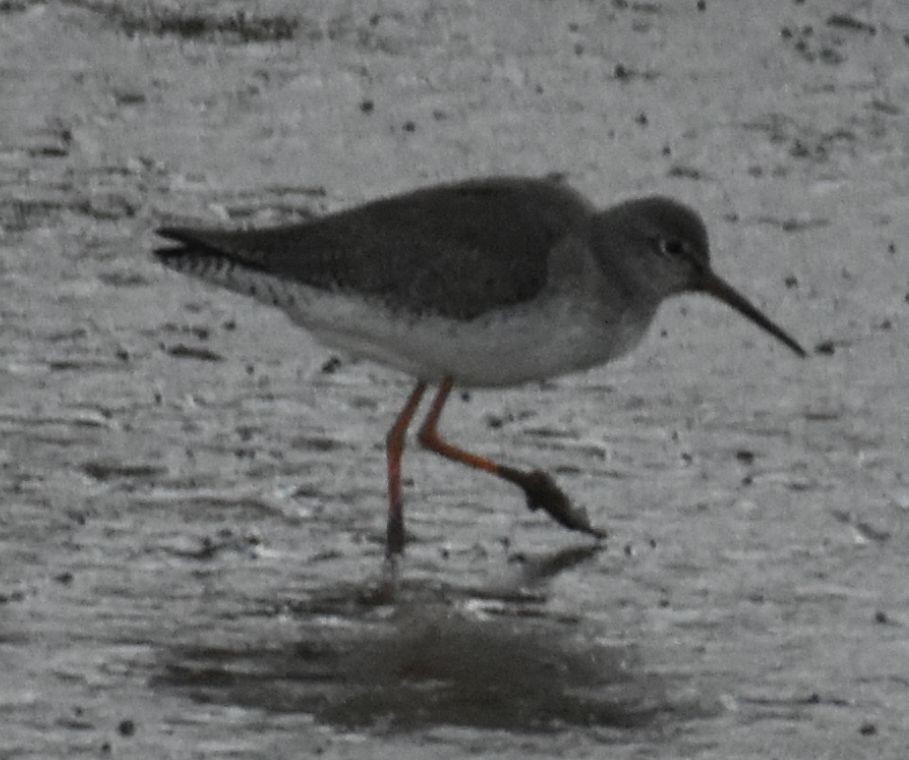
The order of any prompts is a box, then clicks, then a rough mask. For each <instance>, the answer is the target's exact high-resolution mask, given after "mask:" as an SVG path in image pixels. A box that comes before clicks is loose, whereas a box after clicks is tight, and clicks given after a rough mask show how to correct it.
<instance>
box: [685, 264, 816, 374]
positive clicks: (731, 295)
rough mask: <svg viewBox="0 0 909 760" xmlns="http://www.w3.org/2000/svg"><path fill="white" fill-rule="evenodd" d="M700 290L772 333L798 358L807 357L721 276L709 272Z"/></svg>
mask: <svg viewBox="0 0 909 760" xmlns="http://www.w3.org/2000/svg"><path fill="white" fill-rule="evenodd" d="M698 289H699V290H701V291H703V292H704V293H709V294H710V295H712V296H713V297H714V298H718V299H719V300H720V301H722V302H723V303H725V304H728V305H729V306H731V307H732V308H733V309H735V310H736V311H737V312H739V314H741V315H743V316H745V317H747V318H748V319H750V320H751V321H752V322H754V323H755V324H756V325H757V326H758V327H760V328H762V329H763V330H765V331H766V332H768V333H770V334H771V335H772V336H773V337H774V338H776V339H777V340H779V341H781V342H783V343H785V344H786V345H787V346H789V348H791V349H792V350H793V351H794V352H795V353H796V354H797V355H798V356H801V357H802V358H804V357H806V356H807V354H806V353H805V349H804V348H802V347H801V346H800V345H799V344H798V343H797V342H796V341H795V339H794V338H793V337H792V336H790V335H789V334H788V333H787V332H786V331H785V330H783V328H782V327H779V326H778V325H776V324H774V323H773V322H771V321H770V320H769V319H768V318H767V317H765V316H764V315H763V314H762V313H761V312H760V311H759V310H758V308H757V307H756V306H754V305H753V304H752V303H751V302H750V301H749V300H748V299H747V298H745V296H743V295H742V294H741V293H739V292H738V291H737V290H736V289H735V288H733V287H732V285H730V284H729V283H728V282H726V281H725V280H724V279H723V278H722V277H720V276H719V275H716V274H714V273H713V272H708V273H707V274H706V275H705V277H704V279H703V280H702V281H701V285H700V287H699V288H698Z"/></svg>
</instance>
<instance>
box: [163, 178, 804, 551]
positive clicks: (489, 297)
mask: <svg viewBox="0 0 909 760" xmlns="http://www.w3.org/2000/svg"><path fill="white" fill-rule="evenodd" d="M157 233H158V235H160V236H162V237H164V238H167V239H168V240H171V241H174V242H175V243H176V245H173V246H171V247H167V248H161V249H159V250H157V251H155V253H156V255H157V257H158V258H159V259H160V260H161V261H162V262H163V263H164V264H165V265H166V266H168V267H170V268H171V269H175V270H177V271H180V272H183V273H185V274H188V275H192V276H195V277H198V278H200V279H202V280H205V281H206V282H210V283H215V284H217V285H220V286H222V287H225V288H228V289H230V290H234V291H237V292H239V293H243V294H245V295H248V296H253V297H254V298H256V299H258V300H260V301H264V302H265V303H267V304H271V305H272V306H277V307H279V308H281V309H283V310H284V311H285V312H286V313H287V314H288V316H289V317H290V319H291V320H292V321H293V322H295V323H297V324H299V325H302V326H303V327H305V328H306V329H307V330H309V331H310V333H312V335H314V336H315V337H316V338H317V339H318V340H320V341H321V342H323V343H324V344H326V345H328V346H332V347H336V348H339V349H342V350H346V351H347V352H349V353H352V354H354V355H359V356H363V357H367V358H369V359H373V360H375V361H377V362H380V363H382V364H385V365H388V366H390V367H393V368H395V369H398V370H401V371H403V372H405V373H408V374H410V375H413V376H415V377H416V379H417V383H416V386H415V387H414V389H413V391H411V393H410V396H409V397H408V399H407V402H406V403H405V405H404V408H403V409H402V410H401V412H400V414H399V415H398V417H397V419H396V421H395V423H394V425H393V426H392V428H391V430H390V431H389V433H388V436H387V438H386V452H387V464H388V521H387V533H386V554H387V555H388V556H389V557H393V556H395V555H398V554H400V553H401V552H402V551H403V549H404V518H403V502H402V495H401V456H402V453H403V451H404V441H405V435H406V432H407V428H408V426H409V425H410V422H411V420H412V418H413V416H414V414H415V412H416V410H417V407H418V406H419V403H420V400H421V399H422V397H423V394H424V392H425V390H426V387H427V385H428V384H430V383H432V384H435V385H437V386H438V390H437V391H436V395H435V399H434V400H433V401H432V404H431V406H430V408H429V412H428V414H427V415H426V418H425V420H424V421H423V424H422V425H421V427H420V430H419V434H418V440H419V442H420V443H421V444H422V445H423V446H424V447H425V448H427V449H429V450H430V451H434V452H435V453H437V454H440V455H442V456H443V457H446V458H448V459H452V460H454V461H456V462H461V463H463V464H466V465H468V466H470V467H474V468H476V469H479V470H485V471H486V472H489V473H491V474H493V475H496V476H498V477H500V478H503V479H504V480H507V481H509V482H511V483H514V484H515V485H517V486H519V487H520V488H521V489H522V490H523V491H524V494H525V496H526V498H527V505H528V507H529V508H530V509H531V510H536V509H543V510H544V511H546V512H547V513H549V514H550V515H551V516H552V517H553V518H554V519H555V520H556V521H557V522H559V523H560V524H562V525H563V526H565V527H567V528H569V529H572V530H577V531H582V532H585V533H589V534H592V535H594V536H603V535H605V533H604V532H602V531H600V530H598V529H597V528H595V527H593V526H592V525H591V523H590V520H589V519H588V517H587V513H586V511H585V510H584V509H582V508H578V507H575V506H573V505H572V503H571V501H570V500H569V498H568V497H567V496H566V495H565V494H564V493H563V492H562V491H561V490H560V489H559V487H558V486H557V485H556V484H555V482H554V481H553V479H552V478H551V477H550V476H549V475H547V474H546V473H544V472H541V471H540V470H532V471H527V470H520V469H516V468H514V467H509V466H506V465H503V464H499V463H498V462H495V461H493V460H491V459H489V458H486V457H483V456H478V455H477V454H473V453H471V452H469V451H466V450H464V449H461V448H459V447H457V446H454V445H452V444H451V443H448V442H447V441H446V440H444V439H443V438H442V436H441V435H440V433H439V430H438V424H439V417H440V416H441V414H442V408H443V407H444V406H445V401H446V399H447V398H448V395H449V393H450V392H451V389H452V387H453V386H454V385H455V384H457V385H460V386H466V387H493V386H509V385H517V384H519V383H524V382H527V381H530V380H541V379H543V378H549V377H554V376H557V375H563V374H566V373H569V372H576V371H579V370H584V369H588V368H590V367H594V366H596V365H599V364H603V363H605V362H608V361H611V360H612V359H615V358H616V357H618V356H621V355H622V354H625V353H626V352H628V351H630V350H631V349H632V348H634V347H635V346H636V345H637V344H638V342H639V341H640V340H641V338H642V337H643V335H644V333H645V331H646V330H647V327H648V325H649V324H650V323H651V321H652V320H653V318H654V316H655V314H656V312H657V308H658V307H659V305H660V303H661V302H662V301H663V300H664V299H665V298H667V297H669V296H672V295H675V294H678V293H684V292H700V293H707V294H709V295H712V296H714V297H715V298H718V299H719V300H721V301H723V302H725V303H726V304H728V305H729V306H731V307H732V308H734V309H736V310H737V311H738V312H740V313H741V314H743V315H744V316H745V317H747V318H748V319H749V320H751V321H752V322H754V323H755V324H757V325H758V326H759V327H761V328H762V329H764V330H765V331H766V332H767V333H769V334H770V335H772V336H773V337H775V338H777V339H778V340H780V341H782V342H783V343H784V344H785V345H786V346H788V347H789V348H790V349H792V350H793V351H794V352H795V353H796V354H797V355H799V356H805V351H804V350H803V349H802V347H801V346H800V345H799V344H798V343H797V342H796V341H795V340H794V339H793V338H792V337H790V336H789V335H788V334H787V333H786V332H785V331H784V330H783V329H782V328H780V327H779V326H777V325H776V324H775V323H773V322H772V321H770V319H768V318H767V317H766V316H764V314H762V313H761V312H760V311H759V310H758V309H757V308H756V307H755V306H753V305H752V304H751V303H750V302H749V301H748V300H746V299H745V297H744V296H742V295H741V294H740V293H739V292H738V291H736V290H735V289H733V288H732V286H731V285H729V284H728V283H727V282H726V281H725V280H723V279H722V278H720V276H719V275H717V274H716V273H714V272H713V270H712V269H711V266H710V258H709V251H708V243H707V232H706V229H705V227H704V223H703V222H702V220H701V218H700V216H698V214H697V213H696V212H695V211H693V210H692V209H690V208H688V207H686V206H684V205H682V204H681V203H678V202H677V201H674V200H672V199H670V198H664V197H659V196H651V197H645V198H638V199H634V200H628V201H625V202H623V203H620V204H618V205H615V206H611V207H609V208H606V209H603V210H597V209H596V208H595V207H594V206H593V205H592V204H591V203H590V201H588V200H587V199H586V198H585V197H584V196H582V195H581V194H580V193H578V192H577V191H575V190H573V189H572V188H570V187H568V186H567V185H566V184H563V183H560V182H556V181H552V180H546V179H533V178H524V177H493V178H484V179H474V180H469V181H465V182H459V183H456V184H444V185H436V186H432V187H427V188H423V189H418V190H415V191H412V192H409V193H405V194H402V195H395V196H392V197H388V198H382V199H379V200H375V201H372V202H369V203H366V204H364V205H361V206H357V207H354V208H350V209H348V210H345V211H340V212H337V213H334V214H330V215H328V216H324V217H322V218H320V219H316V220H314V221H310V222H303V223H299V224H291V225H286V226H281V227H274V228H271V229H261V230H220V229H206V228H201V229H197V228H190V227H163V228H161V229H159V230H158V231H157Z"/></svg>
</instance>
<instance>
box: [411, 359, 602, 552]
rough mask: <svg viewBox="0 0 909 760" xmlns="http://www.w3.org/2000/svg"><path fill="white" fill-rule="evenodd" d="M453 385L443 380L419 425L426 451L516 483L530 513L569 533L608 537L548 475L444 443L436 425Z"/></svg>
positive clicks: (450, 379) (420, 436) (421, 441)
mask: <svg viewBox="0 0 909 760" xmlns="http://www.w3.org/2000/svg"><path fill="white" fill-rule="evenodd" d="M453 385H454V380H453V379H452V378H451V377H446V378H445V379H444V380H443V381H442V383H441V385H440V386H439V390H438V392H437V393H436V397H435V398H434V399H433V401H432V406H430V408H429V413H428V414H427V415H426V419H425V420H424V421H423V424H422V425H421V426H420V432H419V441H420V443H421V444H422V445H423V446H424V447H425V448H427V449H429V450H430V451H434V452H435V453H436V454H440V455H441V456H443V457H445V458H446V459H451V460H453V461H455V462H461V463H462V464H466V465H467V466H469V467H474V468H476V469H478V470H483V471H484V472H488V473H491V474H492V475H495V476H497V477H499V478H502V479H503V480H507V481H508V482H509V483H514V484H515V485H516V486H518V487H519V488H521V490H523V491H524V495H525V496H526V497H527V506H528V507H529V508H530V509H531V510H537V509H543V510H544V511H546V512H547V513H548V514H549V515H550V516H551V517H552V518H553V519H554V520H555V521H556V522H558V523H559V524H560V525H563V526H564V527H566V528H569V529H570V530H577V531H581V532H583V533H589V534H591V535H593V536H597V537H598V538H602V537H604V536H605V535H606V533H605V532H604V531H601V530H598V529H597V528H594V527H592V526H591V525H590V521H589V520H588V519H587V513H586V512H585V511H584V510H583V509H576V508H575V507H573V506H572V504H571V500H570V499H569V498H568V497H567V496H566V495H565V494H564V493H563V492H562V490H561V489H560V488H559V487H558V486H557V485H556V484H555V481H554V480H553V479H552V478H551V477H550V476H549V475H547V474H546V473H545V472H542V471H540V470H533V471H531V472H527V471H524V470H517V469H515V468H514V467H507V466H506V465H502V464H499V463H498V462H494V461H493V460H491V459H486V458H485V457H481V456H478V455H477V454H473V453H471V452H469V451H465V450H464V449H461V448H458V447H457V446H453V445H452V444H450V443H448V441H445V440H443V439H442V436H441V435H439V431H438V427H437V426H438V423H439V417H441V415H442V408H443V407H444V406H445V402H446V401H447V400H448V395H449V393H451V388H452V386H453Z"/></svg>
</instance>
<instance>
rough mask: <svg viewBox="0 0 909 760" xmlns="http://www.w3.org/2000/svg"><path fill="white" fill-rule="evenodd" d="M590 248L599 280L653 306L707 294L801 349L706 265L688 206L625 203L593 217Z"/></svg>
mask: <svg viewBox="0 0 909 760" xmlns="http://www.w3.org/2000/svg"><path fill="white" fill-rule="evenodd" d="M591 236H592V237H591V246H592V249H593V251H594V255H595V256H596V258H597V259H598V261H599V263H600V265H601V267H602V269H603V272H604V275H605V276H606V277H607V280H608V279H611V278H617V280H618V281H619V282H620V283H622V286H623V287H624V288H625V289H626V292H628V293H632V294H634V296H635V297H638V298H641V299H644V300H645V301H646V302H647V303H648V304H650V305H653V307H654V308H655V306H656V305H657V304H659V303H660V302H661V301H662V300H663V299H665V298H668V297H669V296H672V295H676V294H679V293H690V292H695V293H706V294H707V295H710V296H713V297H714V298H716V299H718V300H720V301H722V302H723V303H725V304H727V305H728V306H731V307H732V308H733V309H735V310H736V311H738V312H739V313H740V314H742V315H743V316H744V317H746V318H747V319H748V320H750V321H751V322H753V323H754V324H756V325H757V326H758V327H760V328H761V329H762V330H764V331H765V332H767V333H769V334H770V335H772V336H773V337H774V338H776V339H777V340H779V341H781V342H782V343H784V344H785V345H786V346H788V347H789V348H790V349H791V350H792V351H794V352H795V353H796V354H797V355H799V356H802V357H804V356H805V355H806V354H805V350H804V349H803V348H802V347H801V346H800V345H799V344H798V342H796V341H795V339H794V338H792V337H791V336H790V335H789V334H788V333H786V332H785V331H784V330H783V329H782V328H781V327H779V326H778V325H777V324H775V323H774V322H772V321H771V320H770V319H769V318H768V317H767V316H765V315H764V314H763V313H762V312H761V311H760V310H759V309H758V308H757V307H756V306H754V305H753V304H752V303H751V302H750V301H749V300H748V299H747V298H745V296H743V295H742V294H741V293H739V292H738V291H737V290H736V289H735V288H733V287H732V286H731V285H730V284H729V283H728V282H726V280H724V279H723V278H722V277H720V276H719V275H718V274H716V272H714V271H713V268H712V267H711V265H710V246H709V244H708V240H707V230H706V228H705V226H704V222H703V221H702V220H701V217H700V216H699V215H698V214H697V213H696V212H695V211H693V210H692V209H690V208H688V207H687V206H685V205H683V204H681V203H679V202H677V201H674V200H671V199H670V198H663V197H659V196H653V197H647V198H638V199H635V200H630V201H626V202H625V203H622V204H619V205H618V206H614V207H612V208H610V209H607V210H605V211H603V212H600V213H599V214H597V215H596V217H595V218H594V220H593V223H592V225H591Z"/></svg>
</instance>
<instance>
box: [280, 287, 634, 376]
mask: <svg viewBox="0 0 909 760" xmlns="http://www.w3.org/2000/svg"><path fill="white" fill-rule="evenodd" d="M306 290H309V291H313V290H314V289H312V288H307V289H306ZM297 302H298V304H299V306H298V308H296V309H292V310H288V314H289V316H290V318H291V319H292V320H293V321H294V322H297V323H299V324H301V325H303V326H304V327H306V328H307V329H308V330H309V331H310V332H311V333H312V334H313V335H314V336H315V337H316V338H317V339H318V340H319V341H320V342H322V343H324V344H325V345H328V346H332V347H335V348H339V349H342V350H345V351H348V352H349V353H351V354H354V355H357V356H362V357H365V358H369V359H372V360H374V361H377V362H379V363H381V364H385V365H387V366H390V367H393V368H395V369H398V370H401V371H403V372H406V373H408V374H411V375H415V376H417V377H419V378H421V379H423V380H426V381H438V380H441V379H442V378H444V377H448V376H451V377H454V378H455V380H456V381H457V382H458V384H460V385H465V386H473V387H495V386H508V385H516V384H519V383H524V382H529V381H533V380H542V379H544V378H549V377H555V376H557V375H563V374H568V373H571V372H576V371H580V370H585V369H589V368H590V367H593V366H596V365H598V364H603V363H605V362H608V361H610V360H611V359H614V358H616V357H618V356H621V355H622V354H624V353H626V352H627V351H629V350H631V349H632V348H633V347H634V346H635V345H636V344H637V343H638V342H639V341H640V339H641V337H642V336H643V334H644V332H645V330H646V327H647V321H649V320H647V321H644V322H641V321H640V320H636V319H630V318H629V317H628V316H626V315H622V316H620V317H618V318H614V319H611V320H606V319H604V318H603V315H602V314H601V313H599V310H598V309H596V308H589V309H585V308H584V307H583V306H579V305H578V304H575V303H571V302H569V301H567V300H565V301H563V300H559V299H555V298H553V299H547V300H542V301H539V302H533V303H529V304H521V305H517V306H511V307H508V308H505V309H501V310H498V311H495V312H490V313H488V314H485V315H482V316H480V317H478V318H475V319H472V320H457V319H452V318H449V317H440V316H437V315H433V314H421V315H414V314H408V313H405V312H401V311H396V310H394V309H392V308H389V307H388V306H386V305H384V304H380V303H377V302H367V301H366V300H363V299H359V298H357V297H354V296H341V295H339V294H338V293H332V294H330V295H329V294H325V293H320V292H318V291H316V292H310V293H309V294H308V297H307V298H305V299H298V301H297Z"/></svg>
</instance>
